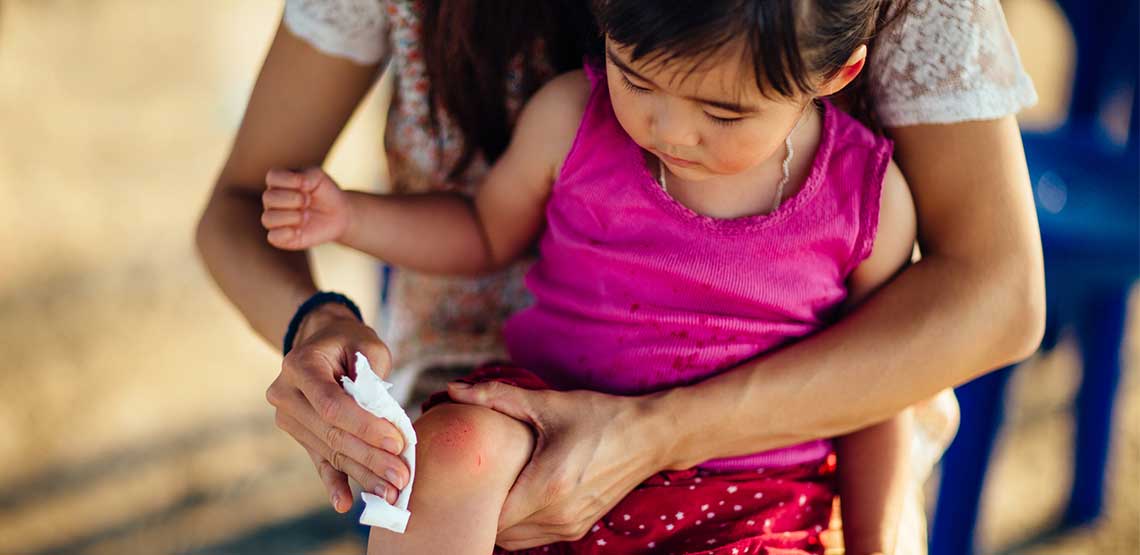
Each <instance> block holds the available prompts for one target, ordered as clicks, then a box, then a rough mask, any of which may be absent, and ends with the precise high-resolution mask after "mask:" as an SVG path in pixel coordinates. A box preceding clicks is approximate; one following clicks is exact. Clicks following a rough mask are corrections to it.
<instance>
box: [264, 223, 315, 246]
mask: <svg viewBox="0 0 1140 555" xmlns="http://www.w3.org/2000/svg"><path fill="white" fill-rule="evenodd" d="M266 239H267V240H268V241H269V244H270V245H273V246H275V247H277V248H279V249H284V250H290V251H293V250H303V249H304V248H305V247H304V245H302V244H301V233H300V232H298V231H297V228H296V227H279V228H277V229H271V230H269V234H268V235H266Z"/></svg>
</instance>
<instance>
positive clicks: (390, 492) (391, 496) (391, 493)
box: [384, 488, 397, 505]
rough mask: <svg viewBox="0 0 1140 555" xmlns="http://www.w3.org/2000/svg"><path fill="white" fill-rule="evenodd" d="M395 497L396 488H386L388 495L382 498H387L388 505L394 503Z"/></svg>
mask: <svg viewBox="0 0 1140 555" xmlns="http://www.w3.org/2000/svg"><path fill="white" fill-rule="evenodd" d="M396 497H397V496H396V490H394V489H392V488H388V495H386V496H384V499H387V500H388V504H389V505H394V504H395V503H396Z"/></svg>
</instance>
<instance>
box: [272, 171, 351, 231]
mask: <svg viewBox="0 0 1140 555" xmlns="http://www.w3.org/2000/svg"><path fill="white" fill-rule="evenodd" d="M265 183H266V185H268V188H267V189H266V190H265V192H264V193H263V194H262V195H261V202H262V206H263V207H264V210H263V211H262V213H261V225H262V226H264V227H265V229H267V230H269V236H268V239H269V244H271V245H273V246H275V247H277V248H279V249H284V250H294V251H295V250H305V249H307V248H310V247H314V246H316V245H320V244H321V243H328V242H330V241H336V240H338V239H340V237H341V236H342V235H344V233H345V231H346V230H347V229H348V225H349V219H350V205H349V202H348V196H347V195H346V194H345V193H344V191H342V190H341V189H340V187H339V186H337V184H336V182H335V181H333V180H332V178H331V177H329V175H328V174H327V173H325V172H324V170H322V169H321V168H318V167H313V168H308V169H306V170H303V171H300V172H294V171H289V170H283V169H272V170H269V173H268V174H266V176H265Z"/></svg>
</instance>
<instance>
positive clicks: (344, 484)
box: [301, 444, 352, 513]
mask: <svg viewBox="0 0 1140 555" xmlns="http://www.w3.org/2000/svg"><path fill="white" fill-rule="evenodd" d="M301 446H302V447H305V452H307V453H308V454H309V459H310V460H312V461H313V467H314V468H316V469H317V475H318V476H320V477H321V483H322V484H324V485H325V490H326V491H328V493H329V502H330V503H332V506H333V510H335V511H336V512H338V513H343V512H345V511H347V510H348V509H349V508H350V507H352V490H351V489H349V487H348V476H347V475H346V474H345V473H343V472H341V471H339V470H337V469H335V468H333V467H332V465H331V464H329V462H328V461H326V460H325V459H324V458H323V457H321V456H320V454H318V453H317V452H316V451H314V450H312V449H309V448H308V447H307V446H305V445H304V444H302V445H301Z"/></svg>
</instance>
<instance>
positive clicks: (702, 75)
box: [606, 38, 811, 181]
mask: <svg viewBox="0 0 1140 555" xmlns="http://www.w3.org/2000/svg"><path fill="white" fill-rule="evenodd" d="M630 52H631V49H628V48H625V47H623V46H622V45H620V44H617V43H615V42H613V41H611V40H609V39H608V38H607V39H606V75H607V77H608V80H609V92H610V100H611V102H612V104H613V107H614V113H615V115H616V116H617V119H618V121H619V122H620V123H621V126H622V127H623V128H625V131H626V133H628V134H629V136H630V137H631V138H633V140H634V142H636V143H637V144H638V145H640V146H641V148H643V149H645V150H647V151H649V152H651V153H653V154H654V155H655V156H657V157H658V158H660V159H661V161H663V162H664V163H665V165H666V166H667V167H668V168H669V171H670V172H671V173H672V174H673V175H676V176H678V177H680V178H682V179H685V180H689V181H704V180H707V179H710V178H715V177H718V176H730V175H736V174H739V173H742V172H744V171H746V170H749V169H751V168H753V167H755V166H756V165H758V164H759V163H760V162H762V161H764V160H766V159H768V158H770V157H771V156H772V155H773V154H775V153H776V152H777V150H779V152H781V153H782V152H783V148H784V139H785V137H787V136H788V133H790V132H791V130H792V128H793V127H794V126H795V125H796V122H797V121H799V118H800V116H801V114H803V112H804V107H805V106H806V105H807V103H808V102H810V101H811V97H810V96H808V95H801V96H800V97H797V98H780V99H776V100H773V99H768V98H765V97H764V96H763V95H762V94H761V93H760V91H759V89H758V88H757V86H756V80H755V78H754V77H753V76H752V72H751V71H750V70H746V69H745V68H744V67H743V66H744V64H741V63H738V60H739V59H740V58H739V57H738V56H736V55H734V54H725V55H719V56H714V57H713V58H712V59H710V62H709V63H707V64H703V65H702V67H698V68H696V69H695V70H694V71H692V72H691V73H690V71H689V70H690V67H691V66H689V65H688V64H687V63H686V62H687V61H685V60H682V61H680V62H679V63H671V64H665V65H662V64H657V63H654V62H652V61H651V62H649V63H645V61H644V60H642V61H639V62H633V61H631V60H630V56H629V53H630ZM718 60H723V61H718Z"/></svg>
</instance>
